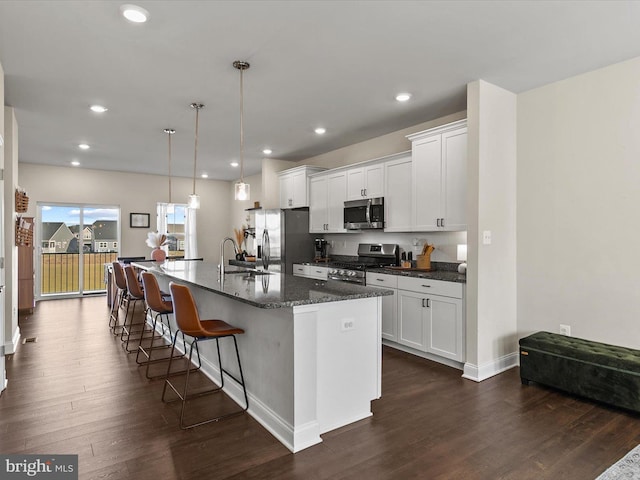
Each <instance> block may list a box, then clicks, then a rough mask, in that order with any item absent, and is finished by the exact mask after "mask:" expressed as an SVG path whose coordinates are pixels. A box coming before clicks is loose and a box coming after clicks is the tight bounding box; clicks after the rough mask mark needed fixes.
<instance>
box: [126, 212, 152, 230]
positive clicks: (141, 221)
mask: <svg viewBox="0 0 640 480" xmlns="http://www.w3.org/2000/svg"><path fill="white" fill-rule="evenodd" d="M150 221H151V214H150V213H130V214H129V227H131V228H149V226H150Z"/></svg>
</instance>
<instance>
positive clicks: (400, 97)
mask: <svg viewBox="0 0 640 480" xmlns="http://www.w3.org/2000/svg"><path fill="white" fill-rule="evenodd" d="M410 98H411V94H410V93H399V94H398V95H396V100H397V101H399V102H406V101H407V100H409V99H410Z"/></svg>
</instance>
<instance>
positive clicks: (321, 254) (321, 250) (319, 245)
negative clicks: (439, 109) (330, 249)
mask: <svg viewBox="0 0 640 480" xmlns="http://www.w3.org/2000/svg"><path fill="white" fill-rule="evenodd" d="M315 244H316V249H315V250H316V255H315V259H316V260H325V259H326V258H327V241H326V240H325V239H324V238H316V240H315Z"/></svg>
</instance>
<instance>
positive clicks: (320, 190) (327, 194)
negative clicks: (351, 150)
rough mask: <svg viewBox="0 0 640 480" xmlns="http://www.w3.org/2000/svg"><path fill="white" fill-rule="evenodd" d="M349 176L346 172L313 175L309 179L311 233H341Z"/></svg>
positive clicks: (342, 230) (343, 230)
mask: <svg viewBox="0 0 640 480" xmlns="http://www.w3.org/2000/svg"><path fill="white" fill-rule="evenodd" d="M346 195H347V176H346V172H345V171H344V170H338V171H334V172H331V173H327V174H324V173H323V174H317V175H313V176H311V177H310V179H309V232H310V233H341V232H345V231H346V230H345V229H344V201H345V200H346Z"/></svg>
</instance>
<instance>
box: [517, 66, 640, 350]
mask: <svg viewBox="0 0 640 480" xmlns="http://www.w3.org/2000/svg"><path fill="white" fill-rule="evenodd" d="M639 132H640V58H636V59H633V60H629V61H626V62H623V63H619V64H616V65H612V66H609V67H606V68H603V69H600V70H596V71H593V72H589V73H586V74H584V75H580V76H576V77H573V78H569V79H567V80H564V81H561V82H557V83H553V84H550V85H546V86H544V87H541V88H537V89H534V90H531V91H528V92H525V93H523V94H520V95H519V96H518V183H517V187H518V212H517V213H518V240H517V241H518V297H517V298H518V330H519V334H520V335H521V336H524V335H527V334H529V333H531V332H534V331H537V330H548V331H551V332H558V329H559V324H561V323H562V324H567V325H570V326H571V333H572V335H573V336H576V337H583V338H588V339H592V340H598V341H602V342H606V343H613V344H617V345H625V346H628V347H634V348H640V335H638V319H639V318H640V275H639V272H640V256H639V255H638V253H637V242H638V236H639V235H640V214H638V208H639V206H640V134H639Z"/></svg>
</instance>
